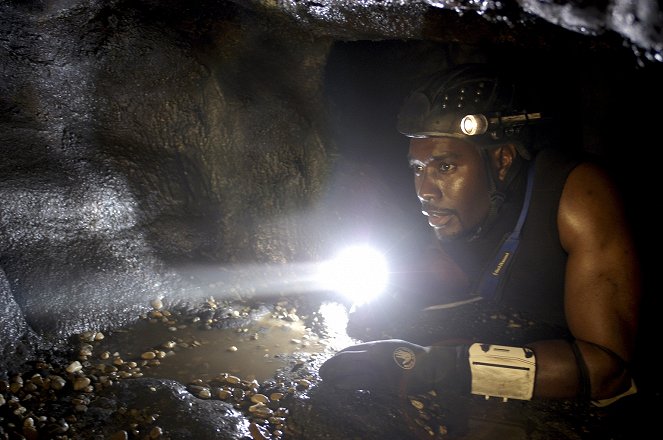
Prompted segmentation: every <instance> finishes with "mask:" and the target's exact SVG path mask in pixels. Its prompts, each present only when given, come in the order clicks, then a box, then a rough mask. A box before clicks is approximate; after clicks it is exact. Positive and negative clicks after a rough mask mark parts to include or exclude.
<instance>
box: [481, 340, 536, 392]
mask: <svg viewBox="0 0 663 440" xmlns="http://www.w3.org/2000/svg"><path fill="white" fill-rule="evenodd" d="M469 354H470V357H469V362H470V372H471V374H472V388H471V391H472V394H479V395H483V396H486V399H487V398H489V397H501V398H502V399H504V400H505V401H506V400H507V399H520V400H530V399H531V398H532V395H533V394H534V380H535V377H536V357H535V356H534V352H533V351H532V350H530V349H529V348H524V347H507V346H504V345H490V344H472V345H470V349H469Z"/></svg>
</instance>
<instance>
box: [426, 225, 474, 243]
mask: <svg viewBox="0 0 663 440" xmlns="http://www.w3.org/2000/svg"><path fill="white" fill-rule="evenodd" d="M481 230H482V228H481V225H478V226H476V227H475V228H472V229H469V230H467V229H462V230H460V231H458V232H456V233H455V234H451V235H449V234H444V235H441V234H439V229H435V228H433V232H434V233H435V237H436V238H437V239H438V241H439V242H440V243H452V242H458V241H467V242H471V241H474V240H476V239H477V238H478V237H479V236H480V235H481Z"/></svg>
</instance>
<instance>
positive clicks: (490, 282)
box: [475, 164, 534, 300]
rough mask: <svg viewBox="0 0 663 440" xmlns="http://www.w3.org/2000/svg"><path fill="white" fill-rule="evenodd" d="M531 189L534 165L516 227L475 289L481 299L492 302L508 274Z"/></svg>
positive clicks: (529, 172)
mask: <svg viewBox="0 0 663 440" xmlns="http://www.w3.org/2000/svg"><path fill="white" fill-rule="evenodd" d="M533 187H534V164H531V165H530V166H529V169H528V170H527V188H526V190H525V200H524V201H523V207H522V209H521V210H520V216H519V217H518V222H517V223H516V227H515V229H514V230H513V232H511V234H510V235H509V236H508V237H507V238H506V240H504V241H502V244H501V246H500V247H499V249H498V251H497V253H496V254H495V256H494V257H493V261H492V262H491V264H490V265H489V266H488V268H487V269H486V270H485V271H484V273H483V275H482V277H481V279H480V281H479V284H478V286H477V288H476V289H475V293H476V294H477V295H478V296H479V297H481V298H484V299H487V300H494V299H495V296H496V294H497V288H498V286H499V283H500V281H501V280H502V279H504V277H505V276H506V274H507V273H508V270H509V266H510V265H511V261H512V260H513V256H514V255H515V253H516V250H517V249H518V245H519V244H520V233H521V229H522V227H523V225H524V224H525V219H526V218H527V212H528V211H529V206H530V201H531V199H532V188H533Z"/></svg>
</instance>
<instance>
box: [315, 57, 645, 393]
mask: <svg viewBox="0 0 663 440" xmlns="http://www.w3.org/2000/svg"><path fill="white" fill-rule="evenodd" d="M518 92H519V90H518V88H517V85H516V84H514V83H512V82H510V80H508V79H506V78H504V77H502V76H501V75H500V74H499V73H497V72H495V71H493V70H491V68H490V67H489V66H486V65H480V64H470V65H461V66H457V67H455V68H452V69H450V70H449V71H447V72H445V73H443V74H441V75H440V74H438V75H435V76H433V77H432V78H431V79H430V80H429V81H428V82H426V83H425V84H424V85H423V86H422V87H420V88H418V89H416V90H415V91H414V92H413V93H412V94H411V95H410V96H409V97H408V99H407V100H406V102H405V105H404V107H403V109H402V111H401V114H400V115H399V131H400V132H401V133H403V134H405V135H406V136H408V137H409V138H410V146H409V163H410V166H411V168H412V170H413V173H414V185H415V189H416V193H417V197H418V198H419V200H420V202H421V205H422V212H423V214H424V215H426V216H427V217H428V223H429V225H430V226H431V228H432V229H433V231H434V233H435V237H436V243H435V246H434V247H433V249H427V250H426V255H427V258H428V259H427V262H426V263H425V264H426V267H425V268H422V270H421V271H419V272H418V278H417V279H416V280H412V284H411V285H412V286H413V290H416V291H419V290H422V291H423V290H426V289H428V290H429V292H424V293H422V297H427V298H430V290H431V289H432V290H433V294H436V293H437V294H438V295H439V297H438V298H437V300H438V302H441V304H438V305H433V307H428V310H434V309H447V310H448V312H449V313H454V312H459V313H460V312H461V311H462V310H464V309H467V308H469V307H498V308H499V307H504V308H508V309H510V310H516V311H518V312H519V313H522V314H523V316H528V317H533V318H536V319H537V320H542V321H545V322H547V323H549V324H550V325H551V326H553V327H554V328H557V329H559V332H557V333H555V334H553V336H550V337H546V338H543V339H536V338H535V337H534V336H529V337H531V338H532V339H529V340H528V339H527V337H528V336H527V334H525V338H524V339H523V340H522V344H517V345H503V344H496V341H494V340H488V339H490V336H486V334H485V333H484V334H483V335H482V337H483V338H484V339H482V340H477V339H476V337H470V340H469V341H467V343H463V344H456V345H446V344H444V345H443V344H440V345H430V346H422V345H418V344H413V343H410V342H406V341H404V340H400V339H390V340H378V341H373V342H367V343H365V344H360V345H357V346H353V347H348V348H346V349H344V350H342V351H341V352H339V353H337V354H336V355H335V356H333V357H332V358H330V359H329V360H327V361H326V362H325V364H323V366H322V367H321V369H320V374H321V377H322V379H323V381H324V382H327V383H331V384H332V385H334V386H336V387H339V388H345V389H369V390H374V391H378V392H379V391H390V392H401V393H403V392H405V393H409V392H416V391H425V390H429V389H436V388H444V387H459V388H460V389H461V390H465V391H467V392H471V393H473V394H480V395H485V396H493V397H500V398H503V399H522V400H530V399H533V398H560V399H561V398H582V399H587V400H592V401H593V402H594V403H595V404H596V405H607V404H610V403H612V402H614V401H616V400H618V399H620V398H621V397H624V396H627V395H629V394H633V393H635V392H636V387H635V384H634V381H633V378H632V376H631V371H630V370H629V365H630V363H631V362H632V360H633V356H634V345H635V337H636V323H637V315H638V305H639V299H640V274H639V269H638V263H637V258H636V254H635V247H634V244H633V242H632V238H631V234H630V232H629V230H628V227H627V221H626V219H625V216H624V212H623V208H622V205H621V202H620V200H619V197H618V193H617V190H616V188H615V185H614V184H613V183H612V182H611V180H610V178H609V176H608V174H607V173H606V172H605V171H604V170H603V169H602V168H601V167H600V166H599V165H597V164H596V163H593V162H590V161H581V160H577V159H574V158H571V157H567V156H566V155H565V154H563V153H562V152H561V151H559V150H556V149H550V148H548V149H538V148H537V145H539V144H540V140H541V139H540V138H537V136H540V135H541V133H542V132H543V129H544V128H545V127H546V124H547V116H546V115H545V114H543V113H541V112H539V110H538V109H536V108H528V107H527V106H526V105H525V103H524V101H523V96H520V95H518ZM525 98H526V96H525ZM410 273H411V272H410ZM426 277H427V278H426ZM424 278H426V279H424ZM435 286H437V290H435V288H436V287H435ZM426 294H428V296H426ZM459 294H461V295H459ZM417 295H418V292H412V297H411V298H413V300H415V299H414V298H417ZM422 305H423V306H430V304H429V303H427V304H422Z"/></svg>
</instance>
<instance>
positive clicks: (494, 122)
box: [460, 113, 542, 136]
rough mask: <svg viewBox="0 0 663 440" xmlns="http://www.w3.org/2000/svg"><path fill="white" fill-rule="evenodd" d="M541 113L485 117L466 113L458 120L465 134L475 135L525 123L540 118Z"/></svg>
mask: <svg viewBox="0 0 663 440" xmlns="http://www.w3.org/2000/svg"><path fill="white" fill-rule="evenodd" d="M541 117H542V116H541V113H518V114H515V115H508V116H501V115H498V116H491V117H486V116H485V115H482V114H476V115H466V116H464V117H463V118H462V119H461V120H460V131H462V132H463V134H465V135H467V136H477V135H481V134H484V133H486V132H488V131H490V132H497V130H498V129H500V128H507V127H516V126H519V125H525V124H527V123H528V122H529V121H535V120H538V119H541Z"/></svg>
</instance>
